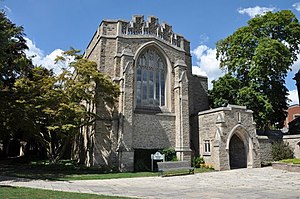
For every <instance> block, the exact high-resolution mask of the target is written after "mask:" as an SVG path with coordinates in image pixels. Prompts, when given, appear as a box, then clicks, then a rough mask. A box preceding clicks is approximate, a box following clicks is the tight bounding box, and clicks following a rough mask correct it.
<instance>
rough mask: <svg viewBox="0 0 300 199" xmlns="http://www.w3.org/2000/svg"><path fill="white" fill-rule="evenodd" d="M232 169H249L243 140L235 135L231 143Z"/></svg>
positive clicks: (230, 158) (230, 161)
mask: <svg viewBox="0 0 300 199" xmlns="http://www.w3.org/2000/svg"><path fill="white" fill-rule="evenodd" d="M229 163H230V169H238V168H247V152H246V148H245V145H244V142H243V141H242V139H241V138H240V137H239V136H237V135H236V134H234V135H233V136H232V137H231V139H230V143H229Z"/></svg>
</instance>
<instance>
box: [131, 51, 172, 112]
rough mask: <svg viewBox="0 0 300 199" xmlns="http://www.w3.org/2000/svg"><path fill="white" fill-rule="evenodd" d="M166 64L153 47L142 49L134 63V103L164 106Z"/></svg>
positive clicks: (141, 105)
mask: <svg viewBox="0 0 300 199" xmlns="http://www.w3.org/2000/svg"><path fill="white" fill-rule="evenodd" d="M165 84H166V64H165V62H164V61H163V59H162V57H161V56H160V55H159V54H158V53H157V52H156V51H155V50H153V49H147V50H144V51H143V52H142V53H141V55H140V56H139V58H138V59H137V64H136V105H137V106H140V107H143V106H146V107H159V106H165V103H166V102H165V101H166V100H165V88H166V87H165Z"/></svg>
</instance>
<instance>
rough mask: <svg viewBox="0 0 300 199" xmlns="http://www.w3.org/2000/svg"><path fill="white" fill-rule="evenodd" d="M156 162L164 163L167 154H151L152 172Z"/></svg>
mask: <svg viewBox="0 0 300 199" xmlns="http://www.w3.org/2000/svg"><path fill="white" fill-rule="evenodd" d="M154 160H162V161H163V162H164V161H165V154H161V153H160V152H158V151H157V152H156V153H155V154H151V171H153V161H154Z"/></svg>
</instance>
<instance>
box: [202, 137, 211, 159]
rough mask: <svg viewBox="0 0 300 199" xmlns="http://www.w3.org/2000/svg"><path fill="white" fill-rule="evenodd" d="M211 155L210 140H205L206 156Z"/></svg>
mask: <svg viewBox="0 0 300 199" xmlns="http://www.w3.org/2000/svg"><path fill="white" fill-rule="evenodd" d="M203 155H210V140H204V154H203Z"/></svg>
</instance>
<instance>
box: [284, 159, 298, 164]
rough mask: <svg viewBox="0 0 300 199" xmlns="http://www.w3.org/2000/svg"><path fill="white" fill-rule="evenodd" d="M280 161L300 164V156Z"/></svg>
mask: <svg viewBox="0 0 300 199" xmlns="http://www.w3.org/2000/svg"><path fill="white" fill-rule="evenodd" d="M279 162H283V163H292V164H300V158H294V159H286V160H280V161H279Z"/></svg>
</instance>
